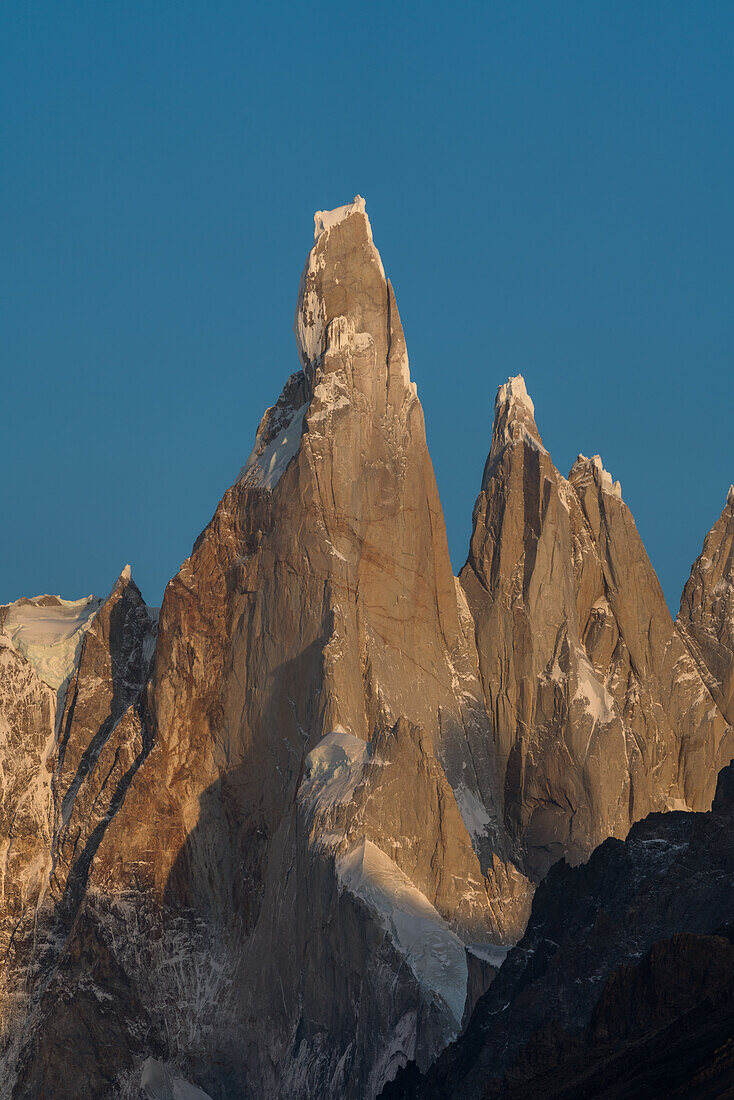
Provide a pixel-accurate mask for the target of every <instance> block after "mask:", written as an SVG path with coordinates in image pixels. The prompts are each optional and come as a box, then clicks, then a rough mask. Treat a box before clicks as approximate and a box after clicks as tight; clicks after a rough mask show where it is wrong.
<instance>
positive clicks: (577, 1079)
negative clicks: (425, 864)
mask: <svg viewBox="0 0 734 1100" xmlns="http://www.w3.org/2000/svg"><path fill="white" fill-rule="evenodd" d="M733 793H734V765H729V767H728V768H727V769H725V770H724V771H723V772H722V774H721V777H720V779H719V784H718V790H717V796H716V800H715V805H714V808H713V810H712V811H711V812H709V813H681V812H673V813H668V814H651V815H650V816H649V817H647V818H645V819H644V820H643V821H641V822H638V823H637V824H636V825H634V826H633V828H632V829H631V831H630V834H629V837H628V838H627V840H626V841H619V840H616V839H610V840H607V841H605V842H604V843H603V844H602V845H601V846H600V847H599V848H598V849H597V850H596V851H595V852H594V853H593V855H592V856H591V859H590V860H589V861H588V863H587V864H584V865H582V866H580V867H575V868H574V867H570V866H569V865H568V864H566V863H565V862H563V861H562V862H560V863H558V864H556V865H555V866H554V867H553V868H551V870H550V872H549V874H548V876H547V878H546V879H545V881H544V882H543V883H541V885H540V886H539V888H538V890H537V892H536V895H535V899H534V902H533V911H532V914H531V918H530V922H529V924H528V929H527V932H526V934H525V936H524V937H523V939H522V940H521V941H520V943H519V944H518V946H517V947H516V948H514V949H513V951H512V952H511V953H510V955H509V956H508V958H507V961H506V963H505V964H504V966H503V967H502V969H501V970H500V972H499V974H498V976H497V978H496V979H495V981H494V982H493V984H492V985H491V986H490V988H489V990H488V992H487V993H486V994H485V995H484V997H483V998H481V999H480V1001H479V1002H478V1004H477V1006H476V1008H475V1011H474V1013H473V1015H472V1018H471V1020H470V1022H469V1025H468V1027H467V1029H466V1031H465V1033H464V1035H462V1037H461V1038H460V1039H459V1040H458V1041H457V1042H456V1043H455V1044H453V1045H452V1046H451V1047H449V1048H448V1049H447V1050H446V1051H445V1052H444V1054H443V1055H442V1056H441V1057H440V1059H439V1060H438V1062H437V1063H436V1065H434V1066H433V1067H432V1068H431V1069H430V1070H429V1071H428V1073H427V1074H426V1075H425V1076H421V1075H420V1074H419V1073H418V1071H417V1069H416V1068H415V1067H409V1068H408V1069H406V1070H405V1071H403V1072H402V1073H401V1074H400V1075H399V1077H398V1079H397V1080H396V1081H395V1082H394V1083H393V1084H392V1085H391V1086H388V1087H387V1088H386V1089H385V1091H384V1093H383V1096H384V1097H385V1100H388V1098H390V1100H398V1098H400V1100H407V1098H408V1097H410V1098H416V1100H417V1098H419V1097H420V1098H425V1100H427V1098H429V1097H430V1098H432V1100H433V1098H438V1097H441V1098H447V1097H452V1096H458V1095H460V1096H463V1097H466V1098H467V1100H473V1098H474V1097H477V1098H478V1097H497V1098H499V1097H502V1098H503V1100H510V1098H513V1100H515V1098H518V1100H519V1098H520V1097H523V1098H536V1097H537V1098H540V1097H544V1098H556V1100H561V1098H563V1100H571V1098H574V1100H581V1098H582V1097H583V1098H592V1097H602V1096H603V1097H605V1098H607V1097H609V1098H611V1097H614V1098H615V1100H616V1098H619V1100H621V1098H622V1097H624V1098H629V1100H632V1097H660V1098H661V1100H662V1098H663V1097H666V1096H681V1097H682V1096H696V1097H711V1098H713V1097H724V1096H729V1095H731V1089H732V1087H733V1086H732V1081H733V1080H734V1078H733V1077H732V1071H733V1070H734V1008H732V1005H733V1004H734V1002H733V1001H732V994H733V993H734V893H733V892H732V881H733V879H732V876H733V875H734V829H733V828H732V826H733V825H734V798H733V797H732V794H733Z"/></svg>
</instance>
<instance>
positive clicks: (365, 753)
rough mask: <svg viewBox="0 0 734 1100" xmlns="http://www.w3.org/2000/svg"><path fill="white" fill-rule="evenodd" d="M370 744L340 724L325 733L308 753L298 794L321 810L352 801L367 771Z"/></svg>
mask: <svg viewBox="0 0 734 1100" xmlns="http://www.w3.org/2000/svg"><path fill="white" fill-rule="evenodd" d="M369 756H370V747H369V745H368V743H367V742H366V741H363V740H362V739H361V737H355V736H354V735H353V734H351V733H347V731H346V730H344V729H342V727H341V726H338V727H337V728H336V729H335V730H334V731H333V732H332V733H327V734H326V736H325V737H322V739H321V741H320V742H319V743H318V745H317V746H316V748H315V749H312V750H311V752H310V753H309V754H308V756H307V757H306V765H305V771H304V778H303V782H302V783H301V787H300V790H299V792H298V796H299V798H301V799H303V800H304V801H305V802H307V803H310V804H312V805H316V804H318V807H319V809H320V810H327V809H333V808H334V807H336V806H341V805H343V804H344V803H347V802H351V800H352V797H353V796H354V792H355V790H356V789H357V786H358V785H359V783H360V782H361V780H362V777H363V775H364V770H365V766H366V764H367V761H368V760H369Z"/></svg>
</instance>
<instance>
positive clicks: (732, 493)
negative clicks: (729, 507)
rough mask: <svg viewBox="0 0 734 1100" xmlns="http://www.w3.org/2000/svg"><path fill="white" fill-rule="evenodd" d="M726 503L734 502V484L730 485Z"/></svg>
mask: <svg viewBox="0 0 734 1100" xmlns="http://www.w3.org/2000/svg"><path fill="white" fill-rule="evenodd" d="M726 503H727V504H734V485H730V486H729V492H728V493H727V494H726Z"/></svg>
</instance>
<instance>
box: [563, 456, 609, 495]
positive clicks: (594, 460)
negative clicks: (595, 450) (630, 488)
mask: <svg viewBox="0 0 734 1100" xmlns="http://www.w3.org/2000/svg"><path fill="white" fill-rule="evenodd" d="M580 463H584V464H586V465H587V466H588V465H589V464H591V465H592V466H593V467H594V470H595V471H596V482H597V484H598V485H599V487H600V488H601V490H602V491H603V492H605V493H609V495H610V496H613V497H616V498H617V500H621V499H622V486H621V485H620V483H619V482H618V481H614V480H613V478H612V475H611V474H610V473H609V471H608V470H605V469H604V463H603V462H602V460H601V455H592V457H591V458H590V459H589V458H587V457H586V455H582V454H580V455H579V456H578V458H577V459H576V461H575V462H574V464H573V469H572V470H571V474H572V473H573V472H574V470H575V469H576V467H577V466H578V465H579V464H580ZM569 476H570V475H569Z"/></svg>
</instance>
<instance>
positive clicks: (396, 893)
mask: <svg viewBox="0 0 734 1100" xmlns="http://www.w3.org/2000/svg"><path fill="white" fill-rule="evenodd" d="M336 873H337V877H338V879H339V883H340V885H341V886H342V887H343V888H344V889H346V890H348V891H349V893H351V894H354V895H355V896H356V897H358V898H361V899H362V900H363V901H364V902H366V904H367V905H368V906H369V908H370V909H371V910H372V911H373V912H374V913H375V914H376V915H377V918H378V920H379V922H380V924H381V925H382V927H383V928H384V929H385V931H386V932H388V933H389V935H390V937H391V938H392V940H393V942H394V944H395V946H396V947H397V949H398V951H400V953H401V954H402V955H404V957H405V960H406V962H407V963H408V965H409V967H410V969H411V970H412V971H413V974H414V975H415V977H416V978H417V980H418V981H419V982H420V984H421V985H422V986H423V987H424V988H425V989H428V990H430V991H431V992H433V993H435V994H437V995H438V996H439V997H441V998H442V999H443V1001H444V1002H445V1003H446V1005H447V1006H448V1008H449V1010H450V1012H451V1014H452V1015H453V1017H454V1019H455V1020H456V1024H457V1027H458V1026H459V1025H460V1024H461V1018H462V1016H463V1014H464V1004H465V1001H466V984H467V976H468V969H467V963H466V952H465V950H464V945H463V943H462V942H461V940H460V939H459V937H458V936H456V935H455V934H454V933H453V932H452V931H451V929H450V928H449V927H448V925H447V924H446V921H445V920H444V919H443V917H441V915H440V914H439V913H438V911H437V910H436V908H435V907H434V906H433V905H431V903H430V901H429V900H428V898H427V897H426V896H425V894H422V893H421V892H420V890H418V889H417V887H416V886H414V885H413V883H412V882H411V880H410V879H409V878H408V876H407V875H406V874H405V873H404V872H403V871H401V870H400V868H399V867H398V866H397V864H396V863H393V861H392V860H391V859H390V857H389V856H386V855H385V853H384V852H383V851H381V849H380V848H378V847H377V845H376V844H373V843H372V842H371V841H370V840H362V841H361V842H360V843H359V844H357V845H355V847H353V848H352V849H350V851H348V852H345V853H344V854H343V855H340V856H339V857H338V858H337V860H336Z"/></svg>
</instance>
